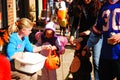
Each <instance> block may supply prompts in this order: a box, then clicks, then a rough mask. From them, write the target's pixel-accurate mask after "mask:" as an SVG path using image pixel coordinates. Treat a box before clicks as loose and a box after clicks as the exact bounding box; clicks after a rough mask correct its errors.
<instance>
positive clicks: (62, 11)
mask: <svg viewBox="0 0 120 80" xmlns="http://www.w3.org/2000/svg"><path fill="white" fill-rule="evenodd" d="M57 17H58V23H59V25H60V35H61V32H62V31H63V36H65V33H66V26H67V18H66V17H67V8H66V4H65V1H62V0H60V2H59V8H58V11H57Z"/></svg>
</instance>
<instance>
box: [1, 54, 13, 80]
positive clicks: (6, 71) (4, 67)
mask: <svg viewBox="0 0 120 80" xmlns="http://www.w3.org/2000/svg"><path fill="white" fill-rule="evenodd" d="M10 71H11V70H10V62H9V60H8V59H7V58H6V56H4V55H1V53H0V80H11V72H10Z"/></svg>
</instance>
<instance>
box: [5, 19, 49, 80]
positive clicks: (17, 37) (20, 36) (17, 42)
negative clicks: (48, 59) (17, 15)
mask: <svg viewBox="0 0 120 80" xmlns="http://www.w3.org/2000/svg"><path fill="white" fill-rule="evenodd" d="M13 27H14V28H15V29H14V30H13ZM32 27H33V23H32V22H31V21H30V20H29V19H27V18H21V19H19V20H18V21H17V22H16V26H12V27H9V32H12V30H13V32H12V33H11V34H10V38H9V43H8V45H7V57H8V58H9V60H10V63H11V70H12V78H13V77H14V78H20V79H21V80H30V78H31V76H28V75H26V74H23V73H20V72H17V70H16V69H15V67H14V66H15V65H14V60H13V59H12V58H11V57H12V56H13V55H14V54H15V53H16V52H24V51H27V52H40V51H41V50H42V49H44V48H45V49H50V48H49V47H47V46H46V47H44V48H43V47H42V46H35V45H32V44H31V43H30V41H29V34H30V33H31V30H32ZM32 80H37V77H34V78H33V79H32Z"/></svg>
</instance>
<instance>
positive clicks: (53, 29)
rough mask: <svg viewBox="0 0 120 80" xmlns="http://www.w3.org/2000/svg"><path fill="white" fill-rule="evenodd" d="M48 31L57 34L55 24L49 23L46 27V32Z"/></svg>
mask: <svg viewBox="0 0 120 80" xmlns="http://www.w3.org/2000/svg"><path fill="white" fill-rule="evenodd" d="M47 29H50V30H52V31H54V32H55V27H54V22H48V23H47V24H46V26H45V30H47ZM45 30H44V31H45Z"/></svg>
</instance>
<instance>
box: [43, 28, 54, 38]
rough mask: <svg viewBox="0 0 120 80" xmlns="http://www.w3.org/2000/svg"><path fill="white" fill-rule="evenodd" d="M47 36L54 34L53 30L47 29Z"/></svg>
mask: <svg viewBox="0 0 120 80" xmlns="http://www.w3.org/2000/svg"><path fill="white" fill-rule="evenodd" d="M45 36H46V37H47V38H51V37H52V36H53V31H52V30H49V29H48V30H46V33H45Z"/></svg>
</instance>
